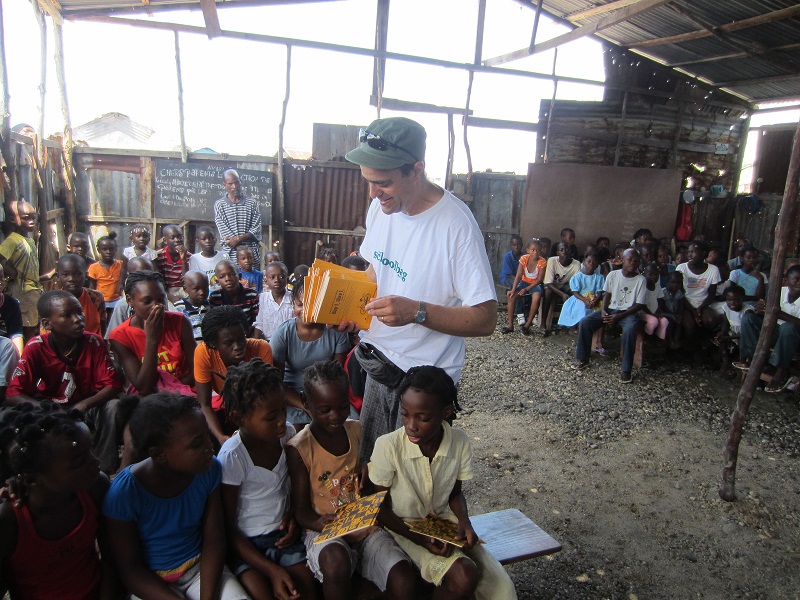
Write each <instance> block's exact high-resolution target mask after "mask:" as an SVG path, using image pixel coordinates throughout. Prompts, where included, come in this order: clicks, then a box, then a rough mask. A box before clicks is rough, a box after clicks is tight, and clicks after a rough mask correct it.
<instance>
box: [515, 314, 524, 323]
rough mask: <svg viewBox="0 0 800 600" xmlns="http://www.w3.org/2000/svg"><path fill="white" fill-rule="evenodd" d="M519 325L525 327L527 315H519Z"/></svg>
mask: <svg viewBox="0 0 800 600" xmlns="http://www.w3.org/2000/svg"><path fill="white" fill-rule="evenodd" d="M517 325H525V315H523V314H522V313H517Z"/></svg>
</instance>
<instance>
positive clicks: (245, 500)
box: [217, 423, 297, 537]
mask: <svg viewBox="0 0 800 600" xmlns="http://www.w3.org/2000/svg"><path fill="white" fill-rule="evenodd" d="M296 433H297V432H296V431H295V428H294V426H293V425H292V424H291V423H286V434H285V435H284V436H283V437H282V438H281V446H284V445H285V444H286V442H287V441H289V439H290V438H292V437H293V436H294V435H295V434H296ZM217 458H219V462H220V463H221V464H222V483H223V484H224V485H235V486H241V489H240V490H239V514H238V522H239V528H240V529H241V530H242V533H244V534H245V535H246V536H247V537H254V536H257V535H265V534H267V533H270V532H272V531H275V530H276V529H278V527H280V524H281V520H282V519H283V515H284V513H286V511H287V510H288V508H289V492H290V491H291V488H290V484H289V469H288V467H287V465H286V453H285V452H281V457H280V458H279V459H278V464H276V465H275V468H273V469H272V470H270V469H265V468H263V467H257V466H256V465H254V464H253V459H252V458H250V453H249V452H248V451H247V448H246V447H245V445H244V444H243V443H242V438H240V437H239V432H238V431H237V432H236V433H234V434H233V436H232V437H231V438H230V439H228V441H227V442H225V443H224V444H222V448H220V451H219V456H218V457H217Z"/></svg>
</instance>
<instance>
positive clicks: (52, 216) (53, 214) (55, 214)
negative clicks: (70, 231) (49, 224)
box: [45, 208, 65, 221]
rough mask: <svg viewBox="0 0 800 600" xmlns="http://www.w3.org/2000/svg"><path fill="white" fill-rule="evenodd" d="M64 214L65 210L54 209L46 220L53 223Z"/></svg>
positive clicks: (46, 216)
mask: <svg viewBox="0 0 800 600" xmlns="http://www.w3.org/2000/svg"><path fill="white" fill-rule="evenodd" d="M64 212H65V211H64V209H63V208H54V209H53V210H48V211H47V215H45V219H47V220H48V221H52V220H53V219H55V218H56V217H60V216H61V215H63V214H64Z"/></svg>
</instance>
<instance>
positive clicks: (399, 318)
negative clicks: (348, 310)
mask: <svg viewBox="0 0 800 600" xmlns="http://www.w3.org/2000/svg"><path fill="white" fill-rule="evenodd" d="M366 309H367V312H368V313H369V314H370V315H372V316H373V317H376V318H377V319H378V320H379V321H380V322H381V323H383V324H384V325H388V326H389V327H401V326H402V325H408V324H409V323H413V322H414V318H415V317H416V316H417V311H418V310H419V301H417V300H411V299H410V298H404V297H403V296H383V297H382V298H375V299H374V300H372V301H371V302H367V305H366Z"/></svg>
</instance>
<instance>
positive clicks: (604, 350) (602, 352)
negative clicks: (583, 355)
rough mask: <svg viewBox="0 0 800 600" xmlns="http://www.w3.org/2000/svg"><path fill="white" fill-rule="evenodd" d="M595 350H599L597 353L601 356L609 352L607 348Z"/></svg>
mask: <svg viewBox="0 0 800 600" xmlns="http://www.w3.org/2000/svg"><path fill="white" fill-rule="evenodd" d="M594 351H595V352H597V354H599V355H600V356H605V355H606V354H608V350H606V349H605V348H595V349H594Z"/></svg>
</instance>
